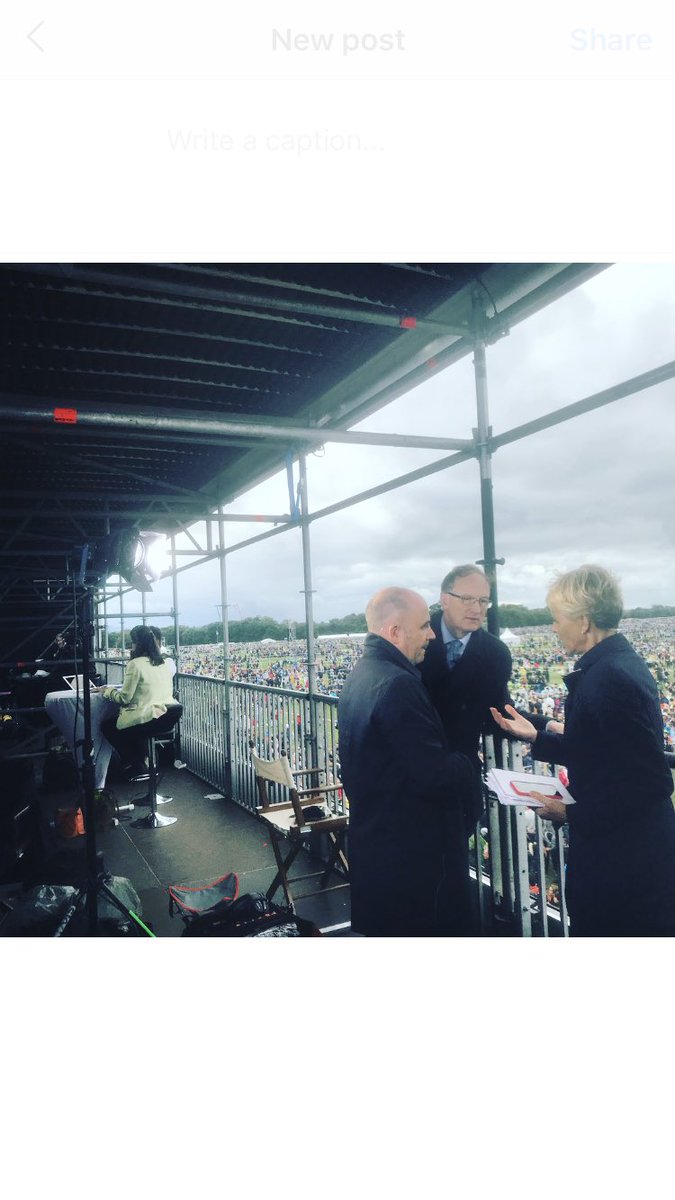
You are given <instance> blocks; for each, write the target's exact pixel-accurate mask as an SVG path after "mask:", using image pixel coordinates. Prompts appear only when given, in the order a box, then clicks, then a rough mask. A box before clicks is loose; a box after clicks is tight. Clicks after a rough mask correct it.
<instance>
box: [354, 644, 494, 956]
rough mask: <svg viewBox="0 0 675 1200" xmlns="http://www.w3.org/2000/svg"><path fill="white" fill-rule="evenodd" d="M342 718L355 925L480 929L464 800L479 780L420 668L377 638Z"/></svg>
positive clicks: (394, 929)
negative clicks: (475, 924)
mask: <svg viewBox="0 0 675 1200" xmlns="http://www.w3.org/2000/svg"><path fill="white" fill-rule="evenodd" d="M338 723H339V732H340V765H341V777H342V781H343V783H344V785H345V791H346V794H347V796H348V798H349V805H350V808H349V813H350V819H349V866H350V878H351V906H352V928H353V929H354V930H355V931H357V932H359V933H364V934H369V935H382V936H394V935H406V936H413V935H417V936H420V935H422V936H424V935H433V934H449V935H452V934H464V933H467V932H470V928H471V918H470V907H471V904H470V893H469V864H468V850H467V837H466V833H465V830H464V825H463V819H462V796H463V795H464V794H465V793H466V792H467V791H468V792H469V793H470V794H471V792H472V790H473V791H475V790H476V789H477V788H478V787H479V783H478V780H477V777H476V774H475V772H474V770H473V768H472V765H471V763H470V762H469V760H468V759H467V758H466V757H465V756H464V755H463V754H456V753H452V752H451V751H450V750H448V748H447V743H446V740H445V736H444V733H443V729H442V726H441V723H440V720H439V717H438V715H437V713H436V711H435V709H434V707H433V705H432V703H431V701H430V699H429V696H428V694H427V692H426V690H425V688H424V686H423V684H422V682H421V679H420V675H419V670H418V669H417V667H415V666H414V665H413V664H412V663H410V662H409V661H408V659H407V658H405V656H404V655H403V654H401V653H400V651H399V650H397V648H396V647H395V646H393V645H392V644H391V643H390V642H388V641H386V640H385V639H384V638H381V637H378V636H377V635H376V634H369V635H368V637H367V638H366V641H365V648H364V653H363V657H362V658H361V659H360V660H359V662H358V663H357V665H356V667H355V668H354V670H353V671H352V672H351V674H350V675H349V677H348V679H347V681H346V683H345V686H344V688H343V690H342V693H341V695H340V700H339V703H338Z"/></svg>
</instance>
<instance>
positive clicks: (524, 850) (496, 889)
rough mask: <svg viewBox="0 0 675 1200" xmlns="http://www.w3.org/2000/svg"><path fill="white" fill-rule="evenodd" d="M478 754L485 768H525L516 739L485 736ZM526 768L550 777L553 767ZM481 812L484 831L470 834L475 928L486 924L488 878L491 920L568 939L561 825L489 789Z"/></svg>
mask: <svg viewBox="0 0 675 1200" xmlns="http://www.w3.org/2000/svg"><path fill="white" fill-rule="evenodd" d="M483 754H484V760H485V767H486V770H490V768H491V767H494V766H497V765H503V766H504V767H506V768H508V769H509V770H512V771H523V770H528V768H527V767H524V766H523V758H522V749H521V743H520V742H513V741H510V740H509V739H507V738H503V739H494V738H492V737H486V738H485V739H484V746H483ZM532 771H533V772H534V773H535V774H540V775H541V774H543V775H545V774H547V773H548V772H552V773H553V775H555V774H556V773H557V768H556V767H551V766H550V765H549V764H548V763H538V762H534V763H533V764H532ZM486 811H487V826H484V827H483V828H484V829H486V834H485V835H482V830H481V828H480V827H477V829H476V837H475V846H476V876H477V880H478V903H479V910H480V919H481V929H482V930H483V931H485V928H486V924H487V916H486V913H485V902H484V890H483V889H484V885H485V884H487V883H488V882H489V885H490V888H491V893H492V911H493V917H494V919H495V920H497V921H500V920H501V921H504V922H506V923H509V924H512V925H513V924H515V926H516V928H517V930H518V932H519V933H520V936H521V937H533V936H537V937H549V936H550V935H551V934H554V935H557V936H561V935H562V936H563V937H568V936H569V923H568V919H567V906H566V903H565V865H566V854H565V852H566V849H567V844H566V835H565V826H563V827H562V828H560V829H556V828H555V827H554V826H553V824H552V823H551V822H550V821H541V820H539V819H538V818H537V817H536V816H535V814H534V812H533V811H532V809H528V808H527V807H526V806H525V805H521V804H517V805H513V806H512V805H504V804H500V803H499V801H498V799H497V797H496V796H495V795H494V794H493V793H492V792H490V791H489V790H486ZM485 847H486V848H487V850H486V853H487V860H486V861H485V863H484V862H483V857H482V856H483V852H484V850H485ZM481 875H482V876H483V879H482V881H481ZM549 889H553V890H555V893H556V899H555V901H553V900H550V901H549V898H548V897H549Z"/></svg>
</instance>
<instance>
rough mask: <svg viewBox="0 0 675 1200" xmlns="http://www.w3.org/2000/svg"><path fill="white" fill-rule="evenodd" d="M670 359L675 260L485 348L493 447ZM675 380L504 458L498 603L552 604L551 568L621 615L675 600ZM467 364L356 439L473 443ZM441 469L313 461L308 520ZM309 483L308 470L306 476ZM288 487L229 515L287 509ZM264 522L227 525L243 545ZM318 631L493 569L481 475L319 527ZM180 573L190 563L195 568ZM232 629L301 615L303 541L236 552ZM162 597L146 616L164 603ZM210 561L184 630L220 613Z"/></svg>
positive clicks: (555, 307)
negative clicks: (615, 580) (617, 587)
mask: <svg viewBox="0 0 675 1200" xmlns="http://www.w3.org/2000/svg"><path fill="white" fill-rule="evenodd" d="M673 357H675V264H658V263H655V264H650V265H632V264H631V265H629V264H620V265H616V266H612V267H610V268H608V269H607V270H606V271H604V272H602V273H601V274H600V275H598V276H597V277H596V278H594V279H593V280H591V282H590V283H587V284H585V285H584V286H582V287H580V288H578V289H577V290H576V291H574V292H572V293H571V294H570V295H568V296H566V297H565V298H563V299H562V300H559V301H557V302H556V303H554V304H551V305H550V306H548V307H547V308H546V309H544V310H543V311H542V312H541V313H539V314H538V315H536V316H534V317H531V318H530V319H529V320H527V321H525V322H524V323H523V324H521V325H518V326H516V327H515V328H514V329H513V331H512V332H511V334H510V335H509V337H507V338H505V339H503V340H502V341H500V342H498V343H497V344H496V345H494V346H490V347H488V351H487V367H488V395H489V409H490V423H491V425H492V428H493V432H494V434H495V435H497V434H499V433H501V432H503V431H505V430H507V429H510V428H511V427H512V426H514V425H517V424H520V423H521V422H523V421H527V420H530V419H532V418H533V417H536V416H540V415H542V414H545V413H547V412H550V411H551V410H553V409H556V408H558V407H560V406H562V405H564V404H568V403H571V402H573V401H575V400H579V399H582V398H583V397H585V396H587V395H589V394H591V393H594V392H597V391H599V390H601V389H603V388H607V387H610V386H612V385H613V384H616V383H619V382H621V381H622V380H624V379H627V378H629V377H631V376H633V375H637V374H640V373H641V372H643V371H647V370H650V369H652V368H654V367H656V366H659V365H661V364H663V363H665V362H668V361H670V360H671V359H672V358H673ZM674 395H675V382H668V383H665V384H661V385H659V386H658V387H654V388H651V389H649V390H648V391H644V392H641V393H638V394H637V395H635V396H632V397H628V398H626V399H623V400H618V401H616V402H615V403H613V404H611V405H609V406H607V407H605V408H603V409H600V410H599V411H596V412H592V413H588V414H586V415H584V416H581V417H578V418H577V419H575V420H574V421H570V422H568V423H566V424H564V425H561V426H559V427H557V428H554V429H552V430H549V431H546V432H544V433H538V434H535V435H533V436H532V437H530V438H527V439H524V440H523V441H521V442H518V443H515V444H513V445H511V446H506V447H504V448H503V449H501V450H499V451H497V453H496V454H495V456H494V458H493V485H494V508H495V523H496V543H497V555H498V557H503V558H505V559H506V564H505V566H503V567H501V568H500V569H499V575H498V588H499V599H500V602H502V603H507V602H514V603H519V604H526V605H528V606H529V607H541V606H543V604H544V596H545V592H546V587H547V583H548V582H549V580H550V579H551V577H552V575H553V573H554V572H555V571H556V570H563V569H568V568H571V567H575V566H578V565H579V564H580V563H582V562H589V561H593V562H598V563H601V564H603V565H604V566H607V567H609V568H611V569H612V570H613V571H615V572H616V573H617V574H618V576H619V578H620V580H621V582H622V585H623V590H624V599H625V604H626V607H634V606H635V605H638V604H645V605H651V604H673V603H675V565H674V563H675V555H674V553H673V550H674V540H675V538H674V534H673V528H674V522H675V511H674V510H675V506H674V504H673V494H674V491H675V488H674V486H673V478H674V476H675V437H673V434H674V433H675V419H674V413H675V401H674ZM475 424H476V410H475V389H474V378H473V365H472V360H471V357H467V358H466V359H464V360H462V361H461V362H460V363H457V364H456V365H454V366H451V367H450V368H448V370H447V371H445V372H444V373H442V374H441V375H438V376H436V377H435V378H434V379H432V380H430V381H428V382H427V383H425V384H423V385H421V386H420V387H418V388H415V389H414V390H413V391H411V392H409V393H408V394H407V395H406V396H404V397H402V398H401V399H399V400H397V401H395V402H394V403H393V404H390V405H388V406H387V407H386V408H383V409H381V410H380V412H379V413H377V414H376V415H375V416H373V417H371V418H369V419H368V420H367V421H365V422H363V423H362V426H361V428H363V429H368V430H379V431H384V432H388V433H410V434H424V433H426V434H430V435H435V436H446V437H471V432H472V429H473V427H474V426H475ZM438 457H441V455H439V454H437V453H430V452H427V451H420V450H398V449H396V450H394V449H388V448H373V447H358V446H349V447H348V446H329V447H326V449H325V451H323V452H322V453H321V454H320V455H318V454H317V455H311V456H310V457H309V459H308V484H309V503H310V509H311V510H312V511H314V510H316V509H319V508H322V507H324V506H325V505H328V504H331V503H334V502H335V501H338V500H340V499H343V498H346V497H347V496H349V495H351V494H353V493H355V492H359V491H363V490H364V489H366V488H368V487H372V486H374V485H376V484H378V483H381V482H384V481H386V480H387V479H390V478H392V477H394V476H396V475H399V474H402V473H404V472H406V471H410V470H414V469H415V468H417V467H419V466H422V465H423V464H425V463H427V462H432V461H434V459H436V458H438ZM296 475H297V473H296ZM288 506H289V502H288V492H287V485H286V477H285V474H282V475H280V476H277V477H276V478H275V479H274V480H270V481H268V483H266V484H264V485H262V486H261V487H259V488H256V489H254V491H252V492H250V493H249V494H248V495H247V496H246V497H242V498H241V499H240V500H239V501H238V502H237V504H236V505H234V506H232V508H231V509H230V510H229V511H237V512H242V513H243V512H247V513H251V512H268V513H269V512H275V513H276V512H287V511H288ZM259 531H260V526H251V525H240V524H236V525H232V524H230V525H228V526H227V533H228V538H229V539H230V541H231V542H234V541H239V540H241V539H243V538H245V537H249V536H251V535H253V534H255V533H256V532H259ZM311 545H312V572H313V589H314V617H315V620H317V621H321V620H327V619H329V618H331V617H339V616H343V615H345V614H346V613H349V612H362V611H363V609H364V607H365V604H366V601H367V600H368V598H369V596H371V595H372V593H373V592H374V591H376V590H377V589H378V588H379V587H382V586H385V585H388V584H400V585H404V586H407V587H413V588H415V589H416V590H418V591H420V592H421V593H422V595H423V596H424V597H425V598H426V599H427V600H428V601H429V602H432V601H433V600H436V599H437V598H438V591H439V584H440V581H441V579H442V577H443V575H444V574H445V572H446V571H447V570H448V569H449V567H450V566H451V565H453V564H455V563H460V562H473V561H475V560H476V559H479V558H481V557H482V536H481V513H480V489H479V474H478V465H477V463H476V462H475V461H471V462H467V463H462V464H461V465H459V466H456V467H452V468H450V469H449V470H446V471H444V472H443V473H440V474H436V475H433V476H431V477H430V478H428V479H425V480H421V481H420V482H418V483H415V484H412V485H409V486H407V487H405V488H401V489H399V490H397V491H394V492H390V493H389V494H387V495H385V496H383V497H380V498H377V499H375V500H370V501H367V502H366V503H364V504H360V505H357V506H355V507H353V508H350V509H347V510H345V511H343V512H341V513H339V514H338V515H336V516H334V517H330V518H327V519H325V520H322V521H320V522H316V523H314V524H313V525H312V527H311ZM183 561H184V560H183ZM227 564H228V566H227V571H228V598H229V603H230V619H231V620H237V619H239V618H240V617H245V616H255V615H259V616H271V617H275V618H276V619H278V620H285V619H288V618H291V619H295V620H298V621H299V620H302V619H303V618H304V602H303V596H302V594H301V592H302V588H303V576H302V556H301V540H300V533H299V531H298V532H296V531H293V532H291V533H288V534H283V535H280V536H279V537H276V538H271V539H269V540H268V541H266V542H263V543H261V544H260V545H259V546H256V547H252V548H250V549H246V550H243V551H240V552H238V553H236V554H232V555H229V556H228V559H227ZM170 596H171V593H170V589H169V588H168V587H167V585H166V583H160V584H158V585H155V590H154V593H153V596H149V597H148V611H150V609H151V608H152V610H153V611H154V610H155V609H157V610H159V609H161V608H164V609H167V608H169V607H170ZM219 603H220V589H219V578H218V570H217V566H216V565H215V564H212V565H209V566H208V567H203V568H196V569H195V570H193V571H188V572H184V573H183V574H182V575H181V576H180V577H179V610H180V621H181V624H203V623H206V622H209V621H212V620H215V619H217V617H218V615H219V610H218V607H217V606H218V604H219Z"/></svg>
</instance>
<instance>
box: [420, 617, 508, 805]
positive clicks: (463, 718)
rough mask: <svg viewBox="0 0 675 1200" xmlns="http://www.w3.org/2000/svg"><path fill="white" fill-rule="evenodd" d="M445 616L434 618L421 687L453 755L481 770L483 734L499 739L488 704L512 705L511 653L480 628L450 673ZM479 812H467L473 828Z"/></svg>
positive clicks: (501, 643)
mask: <svg viewBox="0 0 675 1200" xmlns="http://www.w3.org/2000/svg"><path fill="white" fill-rule="evenodd" d="M442 617H443V614H442V613H435V614H434V616H433V617H432V618H431V628H432V629H433V631H434V633H435V634H436V637H435V639H434V641H433V642H429V645H428V646H427V652H426V654H425V656H424V662H423V663H422V667H421V671H422V682H423V683H424V686H425V687H426V689H427V691H428V693H429V695H430V697H431V701H432V703H433V705H434V708H435V709H436V711H437V713H438V715H439V716H440V718H441V723H442V725H443V730H444V732H445V736H446V738H447V739H448V745H449V746H450V749H451V750H459V751H461V753H462V754H466V755H467V757H468V758H470V759H471V761H472V763H473V764H474V766H475V768H476V771H480V760H479V758H478V750H479V747H480V736H481V733H482V731H483V730H486V731H487V732H488V733H495V734H498V735H499V736H502V734H501V730H499V729H498V728H497V726H496V725H495V723H494V721H493V720H492V717H491V715H490V705H494V707H495V708H499V709H501V708H502V707H503V705H504V704H510V703H511V698H510V696H509V687H508V684H509V679H510V678H511V666H512V663H511V653H510V651H509V648H508V646H506V645H505V644H504V642H502V641H500V640H499V638H496V637H494V636H493V634H491V633H487V632H486V630H484V629H477V630H476V631H475V633H472V634H471V637H470V638H469V642H468V645H467V647H466V649H465V651H464V653H463V655H462V657H461V658H460V660H459V662H458V663H457V666H456V667H455V668H454V670H453V671H449V670H448V666H447V660H446V653H445V643H444V642H443V634H442V633H441V620H442ZM479 815H480V814H479V813H475V814H474V813H467V816H469V817H470V819H471V824H473V823H474V822H475V821H476V820H477V818H478V816H479Z"/></svg>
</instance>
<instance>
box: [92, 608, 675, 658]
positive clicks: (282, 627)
mask: <svg viewBox="0 0 675 1200" xmlns="http://www.w3.org/2000/svg"><path fill="white" fill-rule="evenodd" d="M439 607H440V606H439V605H438V604H432V606H431V611H432V612H436V611H438V608H439ZM498 613H499V627H500V629H519V628H522V627H523V626H525V625H550V624H551V614H550V612H549V611H548V609H547V608H526V607H525V606H524V605H522V604H500V605H499V608H498ZM624 615H625V616H626V617H673V616H675V608H671V607H668V606H667V605H663V604H653V605H652V607H651V608H631V609H629V610H628V611H627V612H626V613H625V614H624ZM292 626H293V628H294V630H295V637H296V639H298V640H299V641H302V640H303V639H304V638H305V637H306V636H307V626H306V625H305V623H304V621H298V622H292ZM160 628H162V627H161V626H160ZM228 628H229V637H230V641H231V642H261V641H262V640H263V638H273V639H274V641H275V642H282V641H287V640H288V635H289V622H288V621H275V620H274V619H273V618H272V617H246V618H244V619H243V620H241V621H230V623H229V627H228ZM179 632H180V642H181V645H182V646H203V645H206V646H208V645H216V644H217V643H219V642H221V641H222V639H223V627H222V624H221V623H220V621H212V622H211V624H209V625H180V626H179ZM314 632H315V633H316V634H317V635H319V634H327V635H329V636H330V635H331V634H336V633H365V632H366V618H365V614H364V613H349V614H348V615H347V616H346V617H333V618H332V620H330V621H316V622H315V623H314ZM162 633H163V635H164V640H165V642H166V644H167V646H171V645H172V644H173V641H174V631H173V625H166V626H164V627H163V628H162ZM108 644H109V645H110V646H111V647H112V648H113V649H115V648H117V647H118V646H119V644H120V634H119V633H111V634H110V635H109V637H108ZM125 645H126V646H127V647H128V646H129V634H128V631H125Z"/></svg>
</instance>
